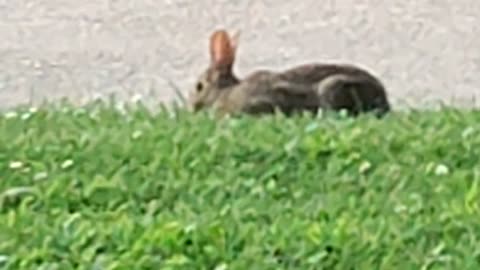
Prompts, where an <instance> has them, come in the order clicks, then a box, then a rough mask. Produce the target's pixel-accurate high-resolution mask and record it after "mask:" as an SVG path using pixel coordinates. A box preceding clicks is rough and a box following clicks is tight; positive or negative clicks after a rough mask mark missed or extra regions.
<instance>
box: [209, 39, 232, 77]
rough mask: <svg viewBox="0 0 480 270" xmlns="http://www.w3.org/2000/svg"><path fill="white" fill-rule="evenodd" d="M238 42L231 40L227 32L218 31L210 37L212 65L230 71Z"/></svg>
mask: <svg viewBox="0 0 480 270" xmlns="http://www.w3.org/2000/svg"><path fill="white" fill-rule="evenodd" d="M236 46H237V40H236V38H235V39H231V38H230V36H229V35H228V33H227V32H226V31H225V30H217V31H215V32H214V33H213V34H212V35H211V36H210V57H211V65H212V66H213V67H214V68H216V69H227V70H229V71H230V69H231V67H232V65H233V62H234V60H235V49H236Z"/></svg>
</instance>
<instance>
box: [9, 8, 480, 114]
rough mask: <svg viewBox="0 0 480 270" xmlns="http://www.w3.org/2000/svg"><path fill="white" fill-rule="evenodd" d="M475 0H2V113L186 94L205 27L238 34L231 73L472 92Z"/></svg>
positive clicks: (453, 97) (463, 96) (448, 99)
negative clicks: (339, 73)
mask: <svg viewBox="0 0 480 270" xmlns="http://www.w3.org/2000/svg"><path fill="white" fill-rule="evenodd" d="M479 14H480V1H477V0H435V1H434V0H390V1H385V0H325V1H318V0H303V1H278V0H276V1H274V0H257V1H229V0H216V1H213V0H162V1H161V0H95V1H85V2H83V1H79V0H15V1H8V0H0V35H1V42H0V108H7V107H11V106H16V105H22V104H39V103H40V102H43V101H45V100H47V101H55V100H59V99H61V98H68V99H69V100H70V101H71V102H74V103H76V104H81V103H85V102H88V101H90V100H92V99H96V98H102V97H108V96H110V95H112V94H114V95H116V96H117V98H119V99H120V100H125V101H131V100H144V101H145V102H146V104H147V105H156V104H157V103H159V102H164V101H169V100H171V99H172V98H175V91H174V90H173V89H174V87H177V88H178V89H180V91H181V92H182V93H184V94H186V93H187V92H188V91H189V89H190V88H191V87H192V86H193V83H194V82H195V79H196V78H197V76H198V74H199V73H200V72H201V71H202V70H203V69H204V68H205V67H206V66H207V64H208V60H209V58H208V47H207V46H208V43H207V42H208V37H209V35H210V33H211V31H213V30H214V29H216V28H218V27H225V28H227V29H231V30H232V31H233V30H237V29H239V30H241V31H242V34H241V39H240V47H239V51H238V57H237V63H236V66H235V70H236V72H237V73H238V75H239V76H240V77H242V76H245V75H247V74H248V73H249V72H251V71H253V70H255V69H257V68H271V69H274V70H281V69H284V68H289V67H291V66H293V65H296V64H301V63H305V62H313V61H327V62H348V63H354V64H358V65H360V66H362V67H365V68H367V69H369V70H370V71H372V72H373V73H374V74H376V75H377V76H379V77H380V78H381V79H382V80H383V82H384V83H385V84H386V86H387V87H388V92H389V93H390V96H391V99H392V103H393V105H394V106H419V105H422V106H424V105H428V104H434V103H438V102H443V103H447V104H453V105H460V106H471V105H478V103H479V102H478V99H479V98H480V26H479V25H480V18H479V17H480V16H479Z"/></svg>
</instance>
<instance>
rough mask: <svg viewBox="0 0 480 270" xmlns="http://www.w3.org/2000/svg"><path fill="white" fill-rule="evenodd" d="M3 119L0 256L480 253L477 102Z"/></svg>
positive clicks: (440, 262) (292, 260)
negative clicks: (425, 107)
mask: <svg viewBox="0 0 480 270" xmlns="http://www.w3.org/2000/svg"><path fill="white" fill-rule="evenodd" d="M16 112H17V115H16V116H15V115H12V114H7V115H6V116H5V115H4V116H2V117H1V119H0V172H1V173H0V194H1V195H0V211H1V212H0V269H59V270H60V269H61V270H64V269H65V270H66V269H212V270H213V269H216V270H226V269H368V270H371V269H402V270H403V269H462V270H466V269H480V268H479V267H480V211H479V209H480V208H479V207H480V189H479V182H480V111H466V110H465V111H461V110H453V109H447V108H446V109H442V110H441V111H437V112H434V111H425V112H401V113H400V112H398V113H393V114H391V115H389V116H387V117H386V118H384V119H382V120H377V119H374V118H373V117H369V116H363V117H360V118H358V119H352V118H350V119H348V118H341V117H334V116H327V117H323V118H321V117H318V118H315V119H314V118H311V117H310V118H309V117H300V116H298V117H292V118H284V117H282V116H279V115H277V116H268V117H262V118H251V117H246V116H245V117H241V118H235V119H225V120H222V121H220V120H218V121H216V120H213V119H212V118H211V117H209V116H208V115H207V114H198V115H191V114H188V113H186V112H182V111H178V112H176V113H175V114H173V113H168V112H166V111H164V112H161V113H159V114H157V115H152V114H149V113H148V112H147V111H146V110H143V109H141V108H138V109H134V110H132V111H130V112H129V113H128V114H122V113H119V112H118V111H115V110H113V109H110V108H108V106H103V107H102V106H93V107H89V108H83V109H73V108H71V107H68V106H67V107H65V108H57V109H54V108H50V109H46V108H44V109H39V110H38V111H35V112H29V111H28V110H26V109H18V110H17V111H16Z"/></svg>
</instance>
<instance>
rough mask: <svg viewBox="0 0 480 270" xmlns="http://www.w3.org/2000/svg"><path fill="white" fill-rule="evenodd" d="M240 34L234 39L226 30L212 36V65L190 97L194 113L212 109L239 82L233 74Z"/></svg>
mask: <svg viewBox="0 0 480 270" xmlns="http://www.w3.org/2000/svg"><path fill="white" fill-rule="evenodd" d="M238 36H239V32H237V33H236V34H235V35H234V36H233V37H230V35H229V34H228V33H227V32H226V31H225V30H217V31H215V32H213V33H212V34H211V36H210V65H209V66H208V68H207V69H206V70H205V71H203V72H202V74H201V75H200V76H199V78H198V79H197V81H196V83H195V88H194V89H193V91H191V93H190V96H189V105H190V106H191V108H192V109H193V111H198V110H201V109H202V108H205V107H211V106H212V105H213V104H214V103H215V101H216V100H217V99H218V98H219V97H220V96H221V95H223V94H224V92H225V90H227V89H228V88H229V87H231V86H232V85H235V84H238V82H239V80H238V79H237V77H236V76H235V75H234V74H233V71H232V68H233V64H234V61H235V52H236V49H237V41H238Z"/></svg>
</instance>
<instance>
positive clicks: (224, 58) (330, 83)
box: [190, 30, 390, 115]
mask: <svg viewBox="0 0 480 270" xmlns="http://www.w3.org/2000/svg"><path fill="white" fill-rule="evenodd" d="M237 38H238V36H235V38H230V37H229V36H228V34H227V33H226V31H223V30H219V31H216V32H214V33H213V34H212V36H211V40H210V54H211V62H210V66H209V67H208V69H207V70H206V71H205V72H204V73H203V74H202V75H201V76H200V78H199V80H198V82H197V84H196V89H195V91H193V93H192V94H191V96H190V105H191V106H192V108H193V109H194V110H195V111H198V110H201V109H204V108H213V109H215V110H217V111H219V112H220V113H223V114H225V113H227V114H231V113H239V112H243V113H249V114H263V113H272V112H274V111H275V110H280V111H282V112H284V113H286V114H291V113H294V112H300V111H310V112H316V111H317V110H318V109H328V110H341V109H346V110H347V111H348V112H349V113H351V114H354V115H356V114H359V113H362V112H372V111H375V113H377V114H378V115H383V114H385V113H386V112H388V111H390V104H389V102H388V99H387V94H386V91H385V87H384V86H383V84H382V83H381V82H380V81H379V80H378V79H377V78H376V77H375V76H373V75H372V74H370V73H369V72H368V71H366V70H365V69H362V68H359V67H356V66H353V65H346V64H343V65H340V64H318V63H313V64H305V65H301V66H297V67H294V68H290V69H287V70H285V71H283V72H273V71H266V70H264V71H256V72H253V73H251V74H250V75H248V76H247V77H245V78H244V79H242V80H240V79H239V78H237V77H236V76H235V75H234V73H233V71H232V67H233V64H234V59H235V51H236V48H237Z"/></svg>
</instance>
